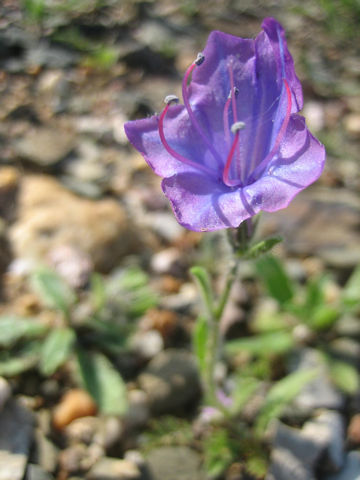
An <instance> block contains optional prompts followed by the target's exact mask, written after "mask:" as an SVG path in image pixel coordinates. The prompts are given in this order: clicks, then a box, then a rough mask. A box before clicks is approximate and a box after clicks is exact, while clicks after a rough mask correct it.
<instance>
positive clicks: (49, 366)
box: [39, 327, 75, 375]
mask: <svg viewBox="0 0 360 480" xmlns="http://www.w3.org/2000/svg"><path fill="white" fill-rule="evenodd" d="M74 342H75V332H74V330H72V329H71V328H66V327H65V328H55V329H54V330H52V332H50V334H49V335H48V336H47V338H46V339H45V341H44V343H43V345H42V348H41V355H40V365H39V367H40V371H41V373H42V374H43V375H52V374H53V373H55V372H56V370H57V369H58V368H59V367H60V366H61V365H62V364H63V363H65V361H66V360H67V359H68V358H69V355H70V353H71V351H72V348H73V345H74Z"/></svg>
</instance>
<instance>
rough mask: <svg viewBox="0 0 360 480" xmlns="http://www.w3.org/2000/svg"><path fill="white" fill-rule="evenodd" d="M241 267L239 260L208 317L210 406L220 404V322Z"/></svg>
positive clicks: (207, 384) (208, 388) (208, 392)
mask: <svg viewBox="0 0 360 480" xmlns="http://www.w3.org/2000/svg"><path fill="white" fill-rule="evenodd" d="M238 266H239V260H238V259H236V260H235V261H234V264H233V266H232V267H231V269H230V271H229V273H228V275H227V279H226V282H225V287H224V290H223V292H222V294H221V296H220V300H219V303H218V305H217V307H216V308H213V311H212V314H211V315H209V317H208V322H209V338H208V346H209V350H208V362H207V365H208V368H207V371H206V378H205V382H206V383H205V385H206V387H207V403H208V404H209V405H215V406H216V405H218V404H219V402H218V400H217V396H216V381H215V367H216V362H217V359H218V355H219V349H220V321H221V318H222V316H223V313H224V310H225V307H226V305H227V302H228V300H229V296H230V293H231V289H232V286H233V284H234V281H235V279H236V275H237V271H238Z"/></svg>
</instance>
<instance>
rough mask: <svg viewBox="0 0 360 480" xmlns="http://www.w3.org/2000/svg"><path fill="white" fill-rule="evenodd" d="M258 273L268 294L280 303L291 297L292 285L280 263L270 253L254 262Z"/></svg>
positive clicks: (292, 292)
mask: <svg viewBox="0 0 360 480" xmlns="http://www.w3.org/2000/svg"><path fill="white" fill-rule="evenodd" d="M255 266H256V270H257V272H258V275H259V276H260V278H261V279H262V280H263V282H264V284H265V287H266V289H267V291H268V293H269V295H270V296H271V297H273V298H275V300H277V301H278V302H279V303H280V304H281V305H282V304H284V303H286V302H288V301H289V300H291V299H292V298H293V295H294V287H293V284H292V282H291V279H290V278H289V276H288V275H287V273H286V271H285V269H284V267H283V265H282V263H281V262H280V261H279V260H278V259H277V258H276V257H273V256H272V255H264V256H263V257H260V258H258V259H257V261H256V262H255Z"/></svg>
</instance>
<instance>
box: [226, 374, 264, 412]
mask: <svg viewBox="0 0 360 480" xmlns="http://www.w3.org/2000/svg"><path fill="white" fill-rule="evenodd" d="M259 383H260V382H259V380H258V379H256V378H254V377H241V376H240V375H239V376H238V378H237V379H236V383H235V388H234V391H233V393H232V399H233V402H234V403H233V406H232V407H231V410H232V412H233V413H235V414H236V413H238V412H240V411H241V409H242V408H243V407H244V406H245V405H246V403H247V402H248V400H250V398H251V397H252V396H253V394H254V393H255V391H256V389H257V388H258V386H259Z"/></svg>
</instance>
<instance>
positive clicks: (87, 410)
mask: <svg viewBox="0 0 360 480" xmlns="http://www.w3.org/2000/svg"><path fill="white" fill-rule="evenodd" d="M96 410H97V407H96V404H95V402H94V400H93V399H92V397H91V396H90V395H89V394H88V393H87V392H86V391H85V390H80V389H74V390H70V391H68V392H67V393H66V394H65V395H64V396H63V398H62V399H61V401H60V403H59V404H58V405H57V406H56V407H55V410H54V413H53V424H54V427H55V428H57V429H59V430H62V429H63V428H64V427H66V425H69V423H71V422H72V421H73V420H75V419H76V418H80V417H87V416H92V415H95V413H96Z"/></svg>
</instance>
